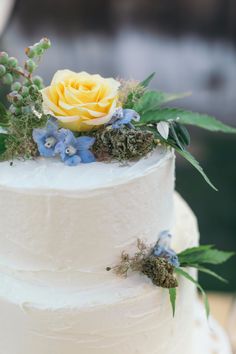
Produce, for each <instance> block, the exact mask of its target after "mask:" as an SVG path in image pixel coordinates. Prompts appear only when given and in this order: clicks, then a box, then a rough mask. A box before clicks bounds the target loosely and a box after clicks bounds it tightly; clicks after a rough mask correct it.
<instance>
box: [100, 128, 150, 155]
mask: <svg viewBox="0 0 236 354" xmlns="http://www.w3.org/2000/svg"><path fill="white" fill-rule="evenodd" d="M95 138H96V141H95V143H94V146H93V152H94V154H95V155H96V157H97V159H98V160H100V161H106V160H108V161H109V160H112V159H115V160H118V161H129V160H135V159H138V158H141V157H143V156H145V155H147V154H148V153H149V152H150V151H152V150H153V148H154V147H155V138H154V134H153V133H152V132H150V131H143V130H139V129H128V128H126V127H124V128H121V129H112V128H111V127H107V128H105V129H100V130H98V131H97V132H96V133H95Z"/></svg>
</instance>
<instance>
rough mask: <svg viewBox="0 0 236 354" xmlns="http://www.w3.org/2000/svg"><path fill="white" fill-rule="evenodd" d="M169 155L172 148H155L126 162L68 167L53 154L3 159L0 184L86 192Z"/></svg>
mask: <svg viewBox="0 0 236 354" xmlns="http://www.w3.org/2000/svg"><path fill="white" fill-rule="evenodd" d="M172 157H173V152H172V151H170V150H169V151H168V150H166V149H164V148H159V149H156V150H155V151H154V152H153V153H151V154H150V155H149V156H148V157H145V158H142V159H140V160H139V161H136V162H129V163H126V164H121V163H117V162H112V163H104V162H95V163H90V164H80V165H78V166H74V167H70V168H69V167H68V166H66V165H64V164H63V163H62V162H61V161H60V160H59V159H56V158H52V159H50V158H43V157H41V158H37V160H26V161H18V160H15V161H14V162H13V164H12V165H10V163H9V162H8V161H5V162H1V163H0V188H14V189H17V190H18V191H19V192H26V190H29V191H30V192H31V193H32V191H34V192H35V193H41V192H42V191H45V190H46V191H48V192H52V191H56V192H58V193H61V192H62V193H65V191H70V192H72V193H73V194H74V193H76V192H79V193H80V194H84V193H86V196H87V195H88V191H91V190H93V191H94V190H101V189H102V188H108V187H114V186H116V185H118V184H122V183H128V182H129V181H131V180H133V179H136V178H140V177H143V176H144V175H146V174H149V173H151V172H152V171H153V170H156V169H157V168H158V167H159V166H162V165H163V164H165V162H166V161H167V160H168V159H170V158H172ZM76 196H77V195H76Z"/></svg>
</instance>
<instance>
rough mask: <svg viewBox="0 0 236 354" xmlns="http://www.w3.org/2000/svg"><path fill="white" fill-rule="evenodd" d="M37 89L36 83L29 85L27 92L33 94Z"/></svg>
mask: <svg viewBox="0 0 236 354" xmlns="http://www.w3.org/2000/svg"><path fill="white" fill-rule="evenodd" d="M38 91H39V89H38V86H36V85H31V86H30V87H29V94H30V95H34V94H35V93H37V92H38Z"/></svg>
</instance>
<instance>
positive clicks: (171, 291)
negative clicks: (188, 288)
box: [169, 288, 177, 317]
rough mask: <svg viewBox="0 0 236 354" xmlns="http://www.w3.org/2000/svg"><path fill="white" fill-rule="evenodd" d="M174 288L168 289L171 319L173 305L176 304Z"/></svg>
mask: <svg viewBox="0 0 236 354" xmlns="http://www.w3.org/2000/svg"><path fill="white" fill-rule="evenodd" d="M176 293H177V291H176V288H170V289H169V296H170V303H171V307H172V313H173V317H174V316H175V304H176Z"/></svg>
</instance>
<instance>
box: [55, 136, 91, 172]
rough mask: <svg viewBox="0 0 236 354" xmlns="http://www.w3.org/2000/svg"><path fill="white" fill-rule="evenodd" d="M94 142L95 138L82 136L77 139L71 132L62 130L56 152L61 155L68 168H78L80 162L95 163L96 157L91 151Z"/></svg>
mask: <svg viewBox="0 0 236 354" xmlns="http://www.w3.org/2000/svg"><path fill="white" fill-rule="evenodd" d="M94 141H95V138H93V137H89V136H81V137H79V138H76V137H75V136H74V134H73V133H72V132H71V131H70V130H68V129H61V130H60V133H59V142H58V143H57V145H56V147H55V152H56V153H58V154H60V156H61V159H62V161H63V162H64V163H65V164H66V165H68V166H76V165H78V164H79V163H80V162H82V163H90V162H94V161H95V157H94V155H93V153H92V152H91V151H90V150H89V149H90V148H91V147H92V145H93V143H94Z"/></svg>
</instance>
